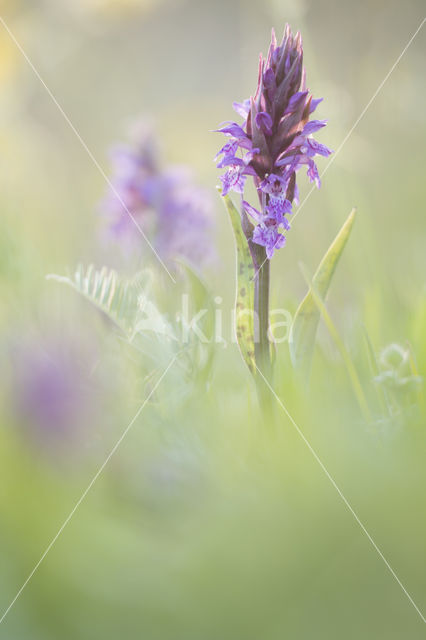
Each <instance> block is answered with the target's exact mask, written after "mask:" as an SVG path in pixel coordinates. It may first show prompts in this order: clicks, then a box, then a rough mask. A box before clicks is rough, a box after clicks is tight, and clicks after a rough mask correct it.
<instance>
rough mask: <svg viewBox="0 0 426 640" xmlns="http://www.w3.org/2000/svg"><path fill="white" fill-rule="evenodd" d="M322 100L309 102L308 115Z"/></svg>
mask: <svg viewBox="0 0 426 640" xmlns="http://www.w3.org/2000/svg"><path fill="white" fill-rule="evenodd" d="M323 100H324V98H313V99H312V100H311V106H310V108H309V113H313V112H314V111H315V109H316V108H317V106H318V105H319V103H320V102H322V101H323Z"/></svg>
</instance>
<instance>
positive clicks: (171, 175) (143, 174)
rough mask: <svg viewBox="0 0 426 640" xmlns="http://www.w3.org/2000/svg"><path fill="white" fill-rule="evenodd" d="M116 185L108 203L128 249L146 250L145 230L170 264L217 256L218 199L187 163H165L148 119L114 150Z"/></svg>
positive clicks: (112, 231) (106, 210)
mask: <svg viewBox="0 0 426 640" xmlns="http://www.w3.org/2000/svg"><path fill="white" fill-rule="evenodd" d="M111 158H112V165H113V175H112V178H111V188H110V190H109V192H108V194H107V197H106V198H105V199H104V201H103V202H102V206H101V209H102V214H103V215H104V216H105V215H106V216H107V219H109V235H110V236H113V238H114V239H115V240H119V241H120V242H122V244H123V246H124V248H125V250H126V251H130V252H131V249H132V247H133V248H135V249H136V250H137V251H138V252H140V247H141V242H142V243H143V242H144V241H143V240H142V241H141V238H140V230H138V227H140V229H142V231H143V232H144V234H146V236H147V237H149V239H150V242H151V243H152V246H153V247H154V249H155V251H156V252H157V253H158V254H159V255H160V256H161V258H162V259H163V260H165V261H166V262H168V263H169V264H170V262H171V260H173V259H174V258H175V257H180V258H182V257H183V258H186V259H187V260H189V261H190V262H191V263H193V264H195V265H197V266H199V265H201V264H204V263H206V262H208V261H209V260H211V259H212V258H213V257H214V256H213V249H212V242H211V240H210V237H209V236H210V234H211V231H212V198H211V196H210V194H209V193H208V192H207V191H206V190H205V189H203V188H201V187H199V186H198V185H196V184H194V181H193V179H192V174H191V171H190V170H189V169H188V168H187V167H181V166H177V167H175V166H169V167H163V166H162V162H161V158H160V153H159V150H158V142H157V138H156V136H155V135H154V132H153V130H152V128H151V127H150V126H149V125H148V124H147V123H145V122H141V123H139V124H138V125H137V126H136V128H135V130H134V131H133V133H132V143H131V144H128V145H122V146H120V147H116V148H114V149H113V151H112V154H111Z"/></svg>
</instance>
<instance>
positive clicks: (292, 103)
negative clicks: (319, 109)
mask: <svg viewBox="0 0 426 640" xmlns="http://www.w3.org/2000/svg"><path fill="white" fill-rule="evenodd" d="M307 95H308V92H307V91H298V92H297V93H295V94H294V95H292V96H291V98H290V100H289V101H288V105H287V108H286V110H285V111H284V115H286V114H287V113H291V112H292V111H296V109H297V108H298V106H299V105H300V103H301V102H302V101H304V100H305V99H306V96H307Z"/></svg>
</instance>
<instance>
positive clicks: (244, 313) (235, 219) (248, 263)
mask: <svg viewBox="0 0 426 640" xmlns="http://www.w3.org/2000/svg"><path fill="white" fill-rule="evenodd" d="M223 201H224V203H225V206H226V209H227V211H228V213H229V217H230V219H231V224H232V229H233V231H234V237H235V245H236V249H237V293H236V300H235V330H236V334H237V341H238V346H239V348H240V351H241V354H242V356H243V358H244V360H245V362H246V364H247V366H248V368H249V370H250V371H251V373H252V374H253V375H254V374H255V372H256V365H255V360H254V322H253V310H254V280H253V277H254V265H253V260H252V257H251V254H250V249H249V246H248V242H247V238H246V237H245V235H244V232H243V230H242V226H241V216H240V213H239V211H238V210H237V208H236V207H235V205H234V204H233V202H232V200H231V198H230V197H229V196H223Z"/></svg>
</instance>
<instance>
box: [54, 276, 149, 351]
mask: <svg viewBox="0 0 426 640" xmlns="http://www.w3.org/2000/svg"><path fill="white" fill-rule="evenodd" d="M46 278H47V279H48V280H55V281H56V282H60V283H63V284H66V285H68V286H69V287H71V288H72V289H74V290H75V291H77V293H79V294H80V295H82V296H83V297H84V298H86V300H88V301H89V302H90V303H91V304H93V305H94V306H95V307H96V308H97V309H98V310H99V311H101V312H102V313H103V314H104V315H105V316H106V317H107V318H108V319H109V320H110V321H111V322H112V323H113V324H114V325H115V326H116V327H117V328H118V329H120V330H121V332H122V333H124V334H125V335H126V337H127V338H128V339H131V338H132V336H133V334H134V333H135V331H137V330H138V326H140V324H141V323H142V322H143V320H144V318H145V317H146V316H147V315H148V312H150V311H152V309H147V304H148V303H147V298H146V291H147V289H148V287H149V285H150V280H151V276H150V273H149V272H148V271H142V272H140V273H138V274H136V276H135V277H134V278H132V279H131V280H122V279H121V278H120V277H119V276H118V274H117V273H116V271H114V270H113V269H109V268H107V267H102V269H100V270H99V269H95V267H94V266H93V265H89V266H88V267H87V268H84V267H83V266H82V265H78V267H77V269H76V271H75V273H74V276H73V277H67V276H58V275H55V274H50V275H48V276H46Z"/></svg>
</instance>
